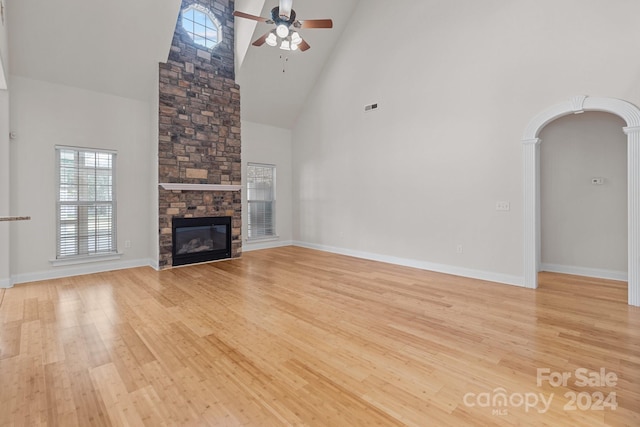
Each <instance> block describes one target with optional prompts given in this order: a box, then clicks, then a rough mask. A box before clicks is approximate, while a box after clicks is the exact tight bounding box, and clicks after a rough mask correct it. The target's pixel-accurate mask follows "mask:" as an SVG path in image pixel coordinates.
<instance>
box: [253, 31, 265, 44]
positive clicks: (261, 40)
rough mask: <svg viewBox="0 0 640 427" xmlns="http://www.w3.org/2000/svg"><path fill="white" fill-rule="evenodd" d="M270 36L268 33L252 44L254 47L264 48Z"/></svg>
mask: <svg viewBox="0 0 640 427" xmlns="http://www.w3.org/2000/svg"><path fill="white" fill-rule="evenodd" d="M268 36H269V33H267V34H265V35H264V36H262V37H260V38H259V39H258V40H256V41H254V42H253V43H251V44H252V45H254V46H262V45H263V44H264V42H265V41H266V40H267V37H268Z"/></svg>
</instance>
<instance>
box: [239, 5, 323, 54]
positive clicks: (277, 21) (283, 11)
mask: <svg viewBox="0 0 640 427" xmlns="http://www.w3.org/2000/svg"><path fill="white" fill-rule="evenodd" d="M292 4H293V0H280V4H279V5H278V6H276V7H274V8H273V9H271V19H269V18H263V17H261V16H255V15H250V14H248V13H244V12H239V11H235V12H233V16H237V17H239V18H246V19H252V20H254V21H258V22H264V23H266V24H273V25H275V28H274V29H273V30H271V31H269V32H268V33H266V34H265V35H263V36H262V37H260V38H259V39H257V40H256V41H254V42H253V43H252V44H253V45H254V46H262V45H263V44H265V43H266V44H268V45H269V46H278V45H279V46H280V49H283V50H298V49H300V51H302V52H304V51H305V50H308V49H309V48H311V46H309V43H307V42H306V41H304V40H303V39H302V37H300V34H299V33H298V31H296V30H298V29H306V28H333V21H332V20H331V19H306V20H302V21H300V20H298V19H297V17H296V11H295V10H293V9H292V8H291V6H292Z"/></svg>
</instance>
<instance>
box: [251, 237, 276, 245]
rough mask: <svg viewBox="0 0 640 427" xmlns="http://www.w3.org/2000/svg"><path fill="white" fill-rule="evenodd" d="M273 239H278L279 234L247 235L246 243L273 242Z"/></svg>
mask: <svg viewBox="0 0 640 427" xmlns="http://www.w3.org/2000/svg"><path fill="white" fill-rule="evenodd" d="M274 240H280V236H266V237H252V238H248V237H247V243H248V244H251V243H262V242H273V241H274Z"/></svg>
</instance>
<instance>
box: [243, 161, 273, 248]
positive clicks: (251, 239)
mask: <svg viewBox="0 0 640 427" xmlns="http://www.w3.org/2000/svg"><path fill="white" fill-rule="evenodd" d="M250 168H268V169H271V171H272V172H271V181H272V184H271V188H270V190H271V191H270V193H271V199H259V198H258V199H250V198H249V195H250V190H249V186H250V185H251V184H252V181H250V180H249V169H250ZM276 195H277V166H276V165H275V164H269V163H254V162H248V163H247V241H249V242H256V241H261V240H273V239H277V238H278V234H277V232H276V211H277V209H276V207H277V196H276ZM252 202H254V203H265V202H268V203H270V207H271V224H270V228H271V233H270V234H266V232H265V230H264V229H263V230H262V231H263V233H265V234H262V233H259V235H256V236H252V235H251V230H252V229H251V205H252ZM264 228H265V229H266V228H267V227H264Z"/></svg>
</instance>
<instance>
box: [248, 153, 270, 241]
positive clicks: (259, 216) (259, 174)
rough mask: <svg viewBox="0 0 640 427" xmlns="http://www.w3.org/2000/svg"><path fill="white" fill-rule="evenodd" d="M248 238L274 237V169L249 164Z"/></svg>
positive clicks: (267, 166)
mask: <svg viewBox="0 0 640 427" xmlns="http://www.w3.org/2000/svg"><path fill="white" fill-rule="evenodd" d="M247 205H248V208H249V215H248V221H247V222H248V230H247V231H248V237H249V239H250V240H252V239H264V238H269V237H276V227H275V210H276V167H275V165H262V164H257V163H249V164H248V166H247Z"/></svg>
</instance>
